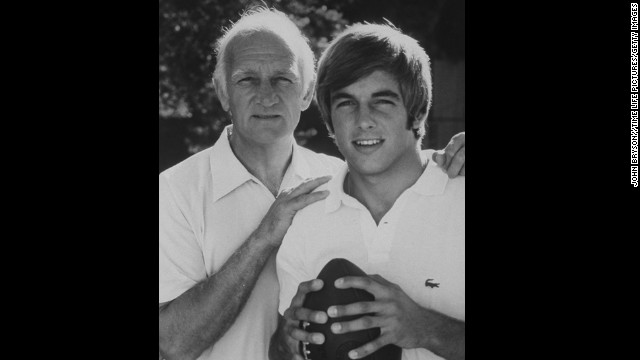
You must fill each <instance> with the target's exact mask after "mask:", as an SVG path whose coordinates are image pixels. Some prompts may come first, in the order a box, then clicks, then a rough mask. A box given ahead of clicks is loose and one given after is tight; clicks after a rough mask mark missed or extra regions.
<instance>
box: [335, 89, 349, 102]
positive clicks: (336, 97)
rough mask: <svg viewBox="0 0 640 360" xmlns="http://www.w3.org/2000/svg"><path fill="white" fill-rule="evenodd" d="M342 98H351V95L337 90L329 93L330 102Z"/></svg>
mask: <svg viewBox="0 0 640 360" xmlns="http://www.w3.org/2000/svg"><path fill="white" fill-rule="evenodd" d="M342 99H353V96H351V95H350V94H348V93H346V92H342V91H338V92H336V93H333V94H331V98H330V100H331V102H334V101H336V100H342Z"/></svg>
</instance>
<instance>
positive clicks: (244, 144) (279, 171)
mask: <svg viewBox="0 0 640 360" xmlns="http://www.w3.org/2000/svg"><path fill="white" fill-rule="evenodd" d="M229 143H230V145H231V150H233V153H234V154H235V156H236V157H237V158H238V160H240V162H241V163H242V165H244V167H245V168H246V169H247V170H248V171H249V172H250V173H251V174H252V175H253V176H255V177H256V178H258V180H260V181H261V182H262V183H263V184H264V185H265V186H266V187H267V189H269V191H271V193H272V194H273V195H274V196H277V195H278V190H279V189H280V184H282V179H283V178H284V174H285V172H286V171H287V168H288V167H289V164H290V163H291V158H292V155H293V145H294V143H295V140H294V138H293V136H291V137H289V138H286V139H282V140H280V141H277V142H275V143H271V144H259V143H255V142H251V141H247V140H246V139H244V138H242V137H241V136H239V135H237V133H236V132H233V133H232V134H231V136H230V138H229Z"/></svg>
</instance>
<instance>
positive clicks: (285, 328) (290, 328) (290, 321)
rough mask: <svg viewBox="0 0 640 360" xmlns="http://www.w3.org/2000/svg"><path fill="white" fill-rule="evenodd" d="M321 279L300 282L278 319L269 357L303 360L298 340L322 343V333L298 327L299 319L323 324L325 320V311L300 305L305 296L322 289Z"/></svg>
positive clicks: (326, 318)
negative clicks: (286, 307) (282, 314)
mask: <svg viewBox="0 0 640 360" xmlns="http://www.w3.org/2000/svg"><path fill="white" fill-rule="evenodd" d="M322 286H324V284H323V282H322V280H320V279H314V280H309V281H305V282H302V283H300V285H298V291H297V292H296V295H295V296H294V297H293V299H291V305H290V306H289V308H288V309H287V310H286V311H285V312H284V316H283V317H282V318H281V319H280V323H279V324H278V330H277V331H276V333H275V334H274V336H273V339H272V341H271V346H270V350H269V358H270V359H295V360H303V359H304V358H303V357H302V356H301V355H300V353H299V350H298V349H299V345H300V342H301V341H303V342H308V343H312V344H316V345H320V344H323V343H324V340H325V339H324V335H322V333H309V332H307V331H304V330H302V329H300V327H299V324H300V321H306V322H313V323H318V324H324V323H326V322H327V320H328V317H327V313H325V312H324V311H314V310H310V309H307V308H304V307H302V304H303V303H304V299H305V296H306V295H307V294H308V293H310V292H312V291H318V290H320V289H322Z"/></svg>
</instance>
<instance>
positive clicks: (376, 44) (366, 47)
mask: <svg viewBox="0 0 640 360" xmlns="http://www.w3.org/2000/svg"><path fill="white" fill-rule="evenodd" d="M376 70H383V71H386V72H388V73H390V74H391V75H393V76H394V77H395V79H396V81H398V84H399V86H400V91H401V93H402V94H401V95H402V99H403V101H404V106H405V108H406V109H407V114H408V119H407V129H411V128H412V126H413V123H414V121H415V120H419V121H420V127H419V128H418V129H415V130H414V134H415V136H416V138H417V139H422V137H423V136H424V134H425V126H424V125H425V122H426V119H427V115H428V114H429V109H430V108H431V101H432V93H431V91H432V79H431V66H430V63H429V56H428V55H427V53H426V52H425V51H424V49H423V48H422V47H421V46H420V45H419V44H418V42H417V41H416V40H415V39H413V38H411V37H410V36H407V35H405V34H403V33H402V32H400V30H399V29H397V28H396V27H394V26H393V25H392V24H391V23H389V25H379V24H368V23H364V24H361V23H359V24H354V25H352V26H351V27H349V28H347V29H346V30H345V31H344V32H343V33H342V34H340V35H339V36H338V37H336V38H335V39H334V40H333V41H332V42H331V44H329V46H328V47H327V49H326V50H325V52H324V53H323V54H322V56H321V57H320V60H319V61H318V83H317V86H316V100H317V102H318V107H319V108H320V113H321V114H322V118H323V120H324V122H325V125H326V126H327V129H328V130H329V134H331V136H333V121H332V119H331V92H332V91H337V90H340V89H342V88H345V87H347V86H349V85H351V84H353V83H355V82H356V81H358V80H359V79H361V78H363V77H366V76H368V75H370V74H371V73H373V72H374V71H376Z"/></svg>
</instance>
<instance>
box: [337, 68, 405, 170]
mask: <svg viewBox="0 0 640 360" xmlns="http://www.w3.org/2000/svg"><path fill="white" fill-rule="evenodd" d="M330 97H331V118H332V120H333V128H334V133H335V137H336V143H337V145H338V148H339V149H340V152H341V153H342V154H343V155H344V156H345V159H346V160H347V163H348V164H349V169H350V170H351V171H355V172H357V173H359V174H362V175H379V174H383V173H385V172H395V171H402V169H403V166H406V165H407V162H408V160H407V159H408V158H409V157H408V156H405V155H407V154H410V153H411V152H415V151H416V148H417V146H418V145H417V139H416V138H415V136H414V134H413V131H411V130H409V129H407V109H406V108H405V106H404V102H403V99H402V95H401V92H400V86H399V85H398V82H397V81H396V79H395V77H394V76H393V75H391V74H389V73H388V72H386V71H382V70H377V71H375V72H373V73H371V74H370V75H369V76H366V77H363V78H361V79H360V80H358V81H357V82H355V83H353V84H351V85H349V86H347V87H345V88H342V89H339V90H336V91H332V92H331V94H330Z"/></svg>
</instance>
